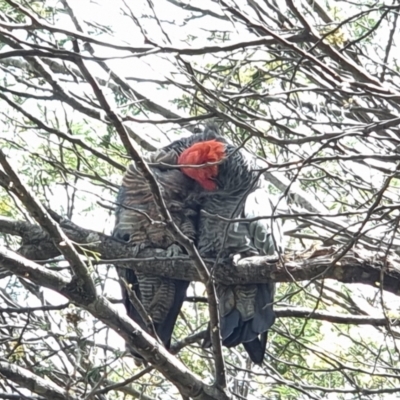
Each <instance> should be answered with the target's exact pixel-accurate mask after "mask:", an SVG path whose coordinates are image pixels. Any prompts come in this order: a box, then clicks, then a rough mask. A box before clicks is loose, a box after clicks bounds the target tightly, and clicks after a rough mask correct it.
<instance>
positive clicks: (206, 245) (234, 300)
mask: <svg viewBox="0 0 400 400" xmlns="http://www.w3.org/2000/svg"><path fill="white" fill-rule="evenodd" d="M146 161H147V162H148V163H152V165H154V164H156V165H157V166H154V167H153V166H152V171H153V173H154V175H155V177H156V179H157V180H158V182H159V184H160V187H161V191H162V194H163V197H164V200H165V204H166V205H167V208H168V209H169V212H170V214H171V216H172V218H173V220H174V222H175V223H176V224H177V226H178V227H179V228H180V230H181V231H182V232H183V233H184V234H185V235H187V236H188V237H189V238H190V239H192V240H193V241H194V243H195V244H196V246H197V248H198V250H199V253H200V255H201V256H202V257H205V258H214V259H215V258H217V256H219V259H220V260H221V259H222V260H224V259H228V258H229V262H231V257H232V256H236V257H237V256H238V255H239V256H241V257H243V256H250V255H274V254H276V253H277V252H282V251H283V248H282V243H283V241H282V233H281V227H280V224H279V223H278V222H277V221H276V220H274V219H262V218H257V217H263V216H270V215H271V214H272V208H273V205H272V203H271V198H270V196H269V194H268V192H267V182H266V181H265V179H264V178H263V176H262V174H261V173H260V171H259V167H258V166H257V159H256V157H254V156H253V155H251V154H249V153H248V152H246V151H245V150H244V149H241V148H237V147H235V146H233V145H231V144H229V143H228V142H227V141H226V140H225V139H224V138H223V137H222V136H221V135H220V134H219V133H218V129H217V128H216V127H214V126H209V127H207V128H206V129H205V130H204V131H203V132H202V133H198V134H194V135H192V136H190V137H188V138H184V139H180V140H176V141H175V142H173V143H171V144H170V145H168V146H166V147H164V148H162V149H160V150H158V151H156V152H154V153H152V154H151V155H150V156H149V157H147V159H146ZM207 163H213V164H211V165H206V166H203V167H200V168H191V167H190V166H191V165H193V166H196V165H203V164H207ZM169 165H170V166H171V165H172V166H179V165H181V166H182V167H181V168H171V167H168V166H169ZM117 203H118V209H117V214H116V225H115V229H114V236H115V237H116V238H117V239H120V240H124V241H127V242H131V243H132V244H135V245H140V248H141V249H145V248H152V249H154V251H156V250H157V251H159V250H160V249H161V250H162V251H164V252H165V253H164V255H166V254H167V255H173V256H179V255H184V254H185V250H184V248H183V247H182V246H179V245H178V244H177V243H176V240H175V238H174V237H173V236H172V235H171V234H170V233H169V231H168V230H167V229H165V226H163V225H161V224H157V223H152V220H153V221H157V220H160V218H159V214H158V210H157V207H156V203H155V201H154V199H153V196H152V193H151V190H150V186H149V185H148V183H147V181H146V179H145V178H144V177H143V175H142V174H141V173H140V172H139V170H138V169H137V166H136V165H135V163H132V164H130V166H129V167H128V170H127V172H126V173H125V175H124V177H123V181H122V186H121V189H120V192H119V195H118V200H117ZM201 211H205V212H201ZM216 216H219V217H223V218H224V219H222V218H218V217H216ZM238 218H240V220H241V221H236V222H230V221H229V220H232V219H238ZM243 219H250V221H249V222H246V221H243ZM157 254H158V255H159V254H160V253H157ZM119 273H120V276H121V277H123V278H124V279H125V280H126V281H127V282H128V283H129V284H130V285H131V286H132V289H133V290H134V291H135V293H136V295H137V297H138V298H139V300H140V301H141V303H142V304H143V307H144V309H145V310H146V312H147V314H148V315H149V316H150V317H151V319H152V321H153V323H154V328H155V331H156V333H157V335H158V337H159V338H160V340H161V341H162V342H163V344H164V346H165V347H166V348H169V346H170V343H171V336H172V332H173V329H174V325H175V322H176V320H177V317H178V314H179V311H180V309H181V307H182V304H183V301H184V299H185V296H186V290H187V288H188V285H189V282H187V281H182V280H177V279H170V278H164V277H160V276H156V275H149V274H146V273H135V272H134V271H133V270H131V269H126V268H125V269H122V268H121V269H120V271H119ZM122 291H123V298H124V303H125V307H126V309H127V313H128V315H129V317H130V318H132V319H133V320H134V321H136V322H137V323H138V324H139V325H140V326H142V327H143V328H144V329H146V324H145V321H143V319H142V318H141V316H140V315H141V314H140V312H138V310H137V309H136V308H135V307H134V305H133V304H132V303H131V301H130V300H129V295H128V293H127V290H126V288H125V287H123V289H122ZM274 291H275V285H274V283H273V282H269V283H260V284H248V285H229V286H228V285H222V284H217V285H216V292H217V297H218V302H219V316H220V330H221V338H222V343H223V345H224V346H227V347H233V346H237V345H239V344H243V346H244V348H245V350H246V351H247V353H248V355H249V357H250V359H251V360H252V361H253V362H254V363H257V364H261V363H262V361H263V358H264V353H265V346H266V341H267V332H268V329H269V328H270V327H271V326H272V324H273V323H274V319H275V316H274V312H273V301H274Z"/></svg>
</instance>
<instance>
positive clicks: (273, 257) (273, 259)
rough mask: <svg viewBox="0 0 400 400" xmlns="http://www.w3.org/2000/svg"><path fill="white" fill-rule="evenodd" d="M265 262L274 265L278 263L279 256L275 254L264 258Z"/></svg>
mask: <svg viewBox="0 0 400 400" xmlns="http://www.w3.org/2000/svg"><path fill="white" fill-rule="evenodd" d="M264 257H265V261H266V262H267V263H269V264H275V263H277V262H278V261H279V254H278V253H277V252H275V253H274V254H271V255H269V256H264Z"/></svg>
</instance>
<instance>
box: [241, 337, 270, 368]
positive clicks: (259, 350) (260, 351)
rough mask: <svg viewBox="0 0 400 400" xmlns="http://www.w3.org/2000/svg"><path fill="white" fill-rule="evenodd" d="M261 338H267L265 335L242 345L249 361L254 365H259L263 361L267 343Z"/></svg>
mask: <svg viewBox="0 0 400 400" xmlns="http://www.w3.org/2000/svg"><path fill="white" fill-rule="evenodd" d="M263 336H265V337H266V336H267V335H266V334H265V333H263V334H262V335H261V340H260V339H258V338H257V339H254V340H252V341H251V342H247V343H243V346H244V348H245V350H246V351H247V354H248V355H249V357H250V360H251V361H253V363H254V364H258V365H261V364H262V362H263V360H264V353H265V346H266V343H267V341H266V340H264V339H263Z"/></svg>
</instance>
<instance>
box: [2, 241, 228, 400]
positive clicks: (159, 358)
mask: <svg viewBox="0 0 400 400" xmlns="http://www.w3.org/2000/svg"><path fill="white" fill-rule="evenodd" d="M0 267H3V268H6V269H8V270H10V271H12V272H13V273H15V274H16V275H18V276H21V277H24V278H25V279H29V280H30V281H32V282H33V283H36V284H38V285H41V286H44V287H47V288H49V289H52V290H55V291H57V292H58V293H60V294H62V295H63V296H65V297H66V298H67V299H69V300H70V301H72V302H74V303H75V304H77V305H78V306H80V307H82V308H84V309H86V310H87V311H89V312H90V313H91V314H92V315H93V316H94V317H96V318H98V319H99V320H101V321H103V322H104V323H105V324H106V325H108V326H109V327H111V328H112V329H113V330H114V331H115V332H117V333H118V334H119V335H120V336H121V337H122V338H123V339H124V340H125V341H126V342H127V343H128V344H129V345H130V346H132V347H133V348H134V349H135V350H137V351H138V353H139V354H140V355H141V356H143V358H144V359H145V360H147V361H148V362H149V363H151V364H152V365H154V367H155V368H156V369H157V370H158V371H160V372H161V373H162V374H163V375H164V376H165V377H166V378H167V379H168V380H170V381H171V382H173V383H174V384H175V385H176V386H177V388H178V389H179V390H180V391H181V392H182V393H184V394H185V395H187V396H189V397H193V398H195V399H196V400H229V399H230V396H229V395H228V394H227V393H226V392H225V391H224V390H223V389H220V388H218V387H213V386H208V385H206V384H204V383H203V382H202V381H201V380H199V379H198V378H197V377H196V376H195V375H194V374H193V373H192V372H191V371H189V370H188V369H187V368H186V367H185V366H184V365H183V364H182V363H181V362H180V361H179V360H177V359H176V358H175V357H174V356H173V355H171V354H170V353H169V352H168V351H167V350H166V349H165V348H164V347H163V346H161V345H160V344H159V343H158V342H157V341H156V340H155V339H154V338H153V337H151V336H150V335H149V334H147V333H146V332H144V331H143V330H142V329H141V328H140V327H139V326H138V325H137V324H136V323H135V322H134V321H132V320H131V319H130V318H128V317H127V316H125V315H121V314H119V313H118V312H117V311H116V309H115V308H114V307H113V306H112V304H111V303H110V302H109V301H108V300H107V299H106V298H105V297H104V296H101V295H100V296H97V298H96V299H95V300H94V301H90V300H88V298H87V296H85V295H84V294H82V293H80V292H77V291H76V290H75V288H74V287H71V285H69V284H68V281H67V280H65V278H63V276H62V275H61V274H58V273H56V272H53V271H50V270H48V269H47V268H44V267H42V266H40V265H38V264H35V263H34V262H32V261H29V260H26V259H25V258H23V257H21V256H19V255H18V254H16V253H14V252H13V251H10V250H8V249H6V248H4V247H0Z"/></svg>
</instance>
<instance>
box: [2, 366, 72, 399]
mask: <svg viewBox="0 0 400 400" xmlns="http://www.w3.org/2000/svg"><path fill="white" fill-rule="evenodd" d="M0 374H1V375H3V376H4V377H5V378H7V379H10V380H12V381H13V382H15V383H18V384H19V385H21V386H22V387H25V388H27V389H29V390H31V391H32V392H34V393H37V394H39V395H41V396H43V397H45V398H46V399H49V400H79V397H76V396H74V395H73V393H71V391H66V390H64V389H61V388H60V387H59V386H57V385H55V384H54V383H53V382H51V381H50V380H48V379H43V378H41V377H39V376H37V375H35V374H33V373H32V372H31V371H29V370H27V369H25V368H22V367H19V366H18V365H15V364H10V363H8V362H6V361H0ZM19 398H21V397H19Z"/></svg>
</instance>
